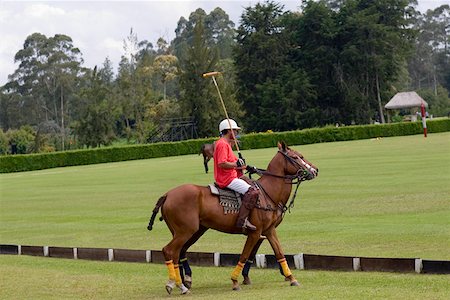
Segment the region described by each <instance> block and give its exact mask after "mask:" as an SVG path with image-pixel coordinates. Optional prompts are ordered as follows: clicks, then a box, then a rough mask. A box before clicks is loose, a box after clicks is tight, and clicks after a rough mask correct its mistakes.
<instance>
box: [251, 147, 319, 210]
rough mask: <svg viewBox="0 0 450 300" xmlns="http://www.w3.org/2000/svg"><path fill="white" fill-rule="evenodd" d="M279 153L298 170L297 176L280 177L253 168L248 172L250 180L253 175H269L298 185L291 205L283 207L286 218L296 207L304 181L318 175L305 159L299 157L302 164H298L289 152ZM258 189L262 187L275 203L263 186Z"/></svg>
mask: <svg viewBox="0 0 450 300" xmlns="http://www.w3.org/2000/svg"><path fill="white" fill-rule="evenodd" d="M278 152H279V153H281V154H282V155H283V157H284V158H285V161H286V163H290V164H291V165H293V166H294V167H297V168H298V169H297V172H296V173H295V175H278V174H274V173H272V172H269V171H267V170H264V169H259V168H256V167H252V169H251V170H248V172H249V175H250V178H251V174H253V173H256V174H258V175H259V176H263V175H267V176H272V177H276V178H282V179H284V180H285V183H286V184H295V185H296V187H295V191H294V195H292V198H291V200H290V202H289V205H283V207H282V211H283V216H284V214H285V213H286V211H289V212H291V208H293V207H294V200H295V197H296V196H297V190H298V188H299V186H300V183H301V182H302V181H305V180H308V179H311V176H312V178H314V177H315V176H316V174H317V173H316V174H314V172H313V170H315V169H314V168H313V167H312V166H311V164H310V163H308V162H307V161H305V160H304V159H303V158H301V157H299V159H300V161H301V163H298V162H297V161H296V160H295V159H294V158H292V157H291V156H289V155H288V153H287V151H281V150H278ZM315 171H316V172H317V170H315ZM295 180H297V181H295ZM258 187H260V188H261V189H262V190H263V192H264V193H265V194H266V195H267V196H268V197H269V199H270V200H271V201H272V202H273V203H275V201H273V199H272V197H270V195H269V194H268V193H267V192H266V191H265V189H264V187H263V186H262V185H260V184H258ZM283 216H282V217H283Z"/></svg>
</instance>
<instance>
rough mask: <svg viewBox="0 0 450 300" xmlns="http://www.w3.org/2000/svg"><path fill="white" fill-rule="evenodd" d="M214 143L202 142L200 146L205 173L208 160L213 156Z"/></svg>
mask: <svg viewBox="0 0 450 300" xmlns="http://www.w3.org/2000/svg"><path fill="white" fill-rule="evenodd" d="M214 146H215V145H214V143H213V144H203V145H202V147H201V148H200V153H199V154H198V155H200V154H203V165H204V166H205V173H208V162H209V161H210V160H211V158H213V156H214Z"/></svg>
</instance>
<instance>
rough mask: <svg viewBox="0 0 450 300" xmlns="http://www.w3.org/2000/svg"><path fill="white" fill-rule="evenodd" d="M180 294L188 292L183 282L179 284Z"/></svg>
mask: <svg viewBox="0 0 450 300" xmlns="http://www.w3.org/2000/svg"><path fill="white" fill-rule="evenodd" d="M180 290H181V294H182V295H184V294H186V293H188V292H189V289H188V288H187V287H185V286H184V284H181V286H180Z"/></svg>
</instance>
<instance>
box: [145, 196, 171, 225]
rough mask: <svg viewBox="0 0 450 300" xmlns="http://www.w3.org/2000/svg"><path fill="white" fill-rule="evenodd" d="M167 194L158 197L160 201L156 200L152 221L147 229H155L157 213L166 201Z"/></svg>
mask: <svg viewBox="0 0 450 300" xmlns="http://www.w3.org/2000/svg"><path fill="white" fill-rule="evenodd" d="M166 198H167V195H164V196H162V197H161V198H159V199H158V202H156V205H155V208H154V209H153V214H152V217H151V218H150V221H149V222H148V226H147V229H148V230H149V231H150V230H152V229H153V223H154V222H155V218H156V215H157V214H158V211H159V209H160V208H161V206H163V204H164V202H165V201H166Z"/></svg>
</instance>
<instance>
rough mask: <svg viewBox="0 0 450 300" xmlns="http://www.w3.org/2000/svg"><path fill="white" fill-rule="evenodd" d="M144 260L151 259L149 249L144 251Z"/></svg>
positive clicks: (148, 260)
mask: <svg viewBox="0 0 450 300" xmlns="http://www.w3.org/2000/svg"><path fill="white" fill-rule="evenodd" d="M145 260H146V261H147V262H148V263H149V262H151V261H152V251H151V250H147V251H145Z"/></svg>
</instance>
